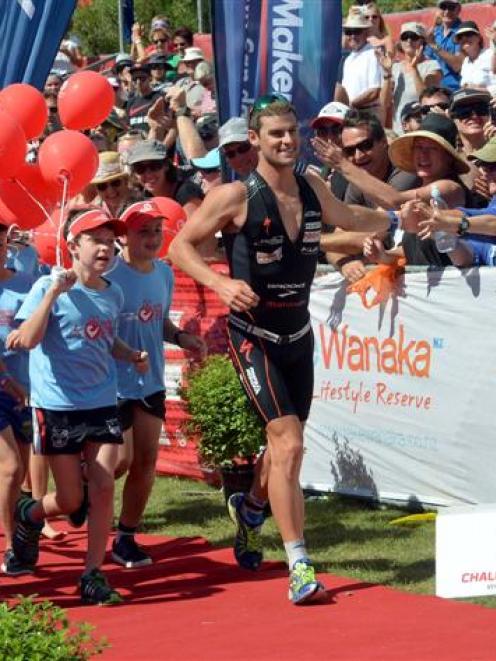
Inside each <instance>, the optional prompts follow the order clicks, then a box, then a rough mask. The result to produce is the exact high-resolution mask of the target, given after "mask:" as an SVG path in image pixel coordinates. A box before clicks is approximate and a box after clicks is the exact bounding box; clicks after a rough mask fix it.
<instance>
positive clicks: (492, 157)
mask: <svg viewBox="0 0 496 661" xmlns="http://www.w3.org/2000/svg"><path fill="white" fill-rule="evenodd" d="M468 160H469V161H482V162H483V163H496V138H491V139H490V140H488V141H487V142H486V144H485V145H484V147H481V148H480V149H477V151H474V152H472V153H471V154H470V155H469V156H468Z"/></svg>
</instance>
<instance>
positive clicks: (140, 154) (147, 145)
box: [127, 140, 167, 165]
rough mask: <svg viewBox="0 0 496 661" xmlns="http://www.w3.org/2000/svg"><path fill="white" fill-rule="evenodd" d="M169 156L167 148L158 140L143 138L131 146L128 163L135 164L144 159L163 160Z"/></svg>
mask: <svg viewBox="0 0 496 661" xmlns="http://www.w3.org/2000/svg"><path fill="white" fill-rule="evenodd" d="M166 158H167V148H166V146H165V145H164V144H163V143H162V142H158V140H141V141H140V142H137V143H136V144H135V145H133V146H132V147H131V149H130V150H129V152H128V157H127V163H128V165H134V164H135V163H141V162H142V161H163V160H165V159H166Z"/></svg>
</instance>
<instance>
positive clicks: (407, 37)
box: [400, 32, 420, 41]
mask: <svg viewBox="0 0 496 661" xmlns="http://www.w3.org/2000/svg"><path fill="white" fill-rule="evenodd" d="M400 38H401V41H418V40H419V39H420V37H419V36H418V34H416V33H415V32H403V34H402V35H401V36H400Z"/></svg>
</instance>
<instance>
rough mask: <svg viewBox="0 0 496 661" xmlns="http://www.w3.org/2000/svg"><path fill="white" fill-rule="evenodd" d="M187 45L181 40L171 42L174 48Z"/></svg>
mask: <svg viewBox="0 0 496 661" xmlns="http://www.w3.org/2000/svg"><path fill="white" fill-rule="evenodd" d="M187 45H188V44H187V43H186V42H185V41H181V42H178V41H175V42H174V43H173V46H174V48H186V47H187Z"/></svg>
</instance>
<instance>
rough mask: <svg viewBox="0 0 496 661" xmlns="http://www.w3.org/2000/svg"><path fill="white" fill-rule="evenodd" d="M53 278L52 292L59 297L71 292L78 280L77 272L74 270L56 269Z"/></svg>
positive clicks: (53, 271) (52, 274) (53, 270)
mask: <svg viewBox="0 0 496 661" xmlns="http://www.w3.org/2000/svg"><path fill="white" fill-rule="evenodd" d="M51 276H52V286H51V290H52V291H53V292H54V293H55V294H57V295H58V294H63V293H64V292H66V291H69V289H71V287H73V286H74V285H75V284H76V280H77V275H76V272H75V271H74V270H73V269H63V268H60V267H54V268H53V269H52V273H51Z"/></svg>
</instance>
